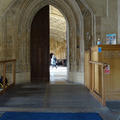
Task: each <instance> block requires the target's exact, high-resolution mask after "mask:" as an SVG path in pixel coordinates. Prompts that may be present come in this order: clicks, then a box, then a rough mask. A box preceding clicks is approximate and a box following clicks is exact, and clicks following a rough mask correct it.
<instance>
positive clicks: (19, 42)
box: [3, 0, 84, 84]
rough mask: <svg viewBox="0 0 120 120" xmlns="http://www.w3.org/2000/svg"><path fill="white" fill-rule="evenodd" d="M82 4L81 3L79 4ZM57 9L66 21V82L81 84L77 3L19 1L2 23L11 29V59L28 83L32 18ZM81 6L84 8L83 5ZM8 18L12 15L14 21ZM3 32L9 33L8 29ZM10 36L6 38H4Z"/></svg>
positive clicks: (81, 21)
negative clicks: (45, 11)
mask: <svg viewBox="0 0 120 120" xmlns="http://www.w3.org/2000/svg"><path fill="white" fill-rule="evenodd" d="M81 1H83V0H81ZM46 5H52V6H54V7H56V8H57V9H58V10H60V11H61V13H62V14H63V15H64V17H65V18H66V20H67V31H68V32H67V39H68V40H67V41H68V46H69V49H68V55H69V58H68V59H69V70H68V72H69V80H70V81H73V82H79V83H82V84H83V83H84V19H83V14H82V12H81V8H80V5H79V4H78V2H76V1H73V0H59V1H58V0H21V1H19V2H18V1H17V0H16V1H15V3H14V4H13V6H12V7H11V8H10V9H9V10H8V12H7V13H6V16H5V17H4V19H3V21H5V20H6V19H7V20H9V19H10V20H11V23H9V24H10V25H11V27H12V29H13V31H12V32H11V33H9V34H10V36H11V37H12V38H13V39H12V41H13V46H14V50H15V52H14V53H13V57H15V58H16V59H17V71H18V72H19V73H23V76H24V74H26V73H28V76H27V77H26V78H24V79H28V80H29V79H30V75H29V73H30V30H31V23H32V20H33V18H34V16H35V14H36V13H37V12H38V11H39V10H40V9H41V8H43V7H44V6H46ZM83 5H84V4H83ZM10 15H14V17H13V18H11V17H10ZM5 22H6V29H7V30H9V29H10V27H9V26H10V25H7V23H8V21H5ZM6 36H9V35H6Z"/></svg>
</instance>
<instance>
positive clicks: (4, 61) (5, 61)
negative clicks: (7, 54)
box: [0, 59, 16, 63]
mask: <svg viewBox="0 0 120 120" xmlns="http://www.w3.org/2000/svg"><path fill="white" fill-rule="evenodd" d="M9 62H16V59H11V60H2V61H0V63H9Z"/></svg>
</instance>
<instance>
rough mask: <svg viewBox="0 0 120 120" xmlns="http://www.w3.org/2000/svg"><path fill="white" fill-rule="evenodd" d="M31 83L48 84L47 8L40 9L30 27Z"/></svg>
mask: <svg viewBox="0 0 120 120" xmlns="http://www.w3.org/2000/svg"><path fill="white" fill-rule="evenodd" d="M30 52H31V82H32V83H40V82H49V6H46V7H44V8H42V9H41V10H40V11H39V12H38V13H37V14H36V16H35V17H34V19H33V22H32V26H31V46H30Z"/></svg>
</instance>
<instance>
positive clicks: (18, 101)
mask: <svg viewBox="0 0 120 120" xmlns="http://www.w3.org/2000/svg"><path fill="white" fill-rule="evenodd" d="M0 111H3V112H5V111H22V112H23V111H26V112H72V113H74V112H97V113H100V115H101V116H102V117H103V118H104V120H114V119H113V116H112V114H111V112H110V111H109V109H108V108H107V107H103V106H101V104H100V103H99V102H98V101H96V99H94V98H93V97H92V95H91V94H90V93H89V91H88V90H87V89H86V88H85V87H84V86H82V85H75V84H74V85H71V84H67V85H32V84H26V85H18V86H15V87H14V88H11V89H9V90H8V92H7V93H5V94H4V95H1V96H0ZM3 112H1V113H3ZM114 118H115V115H114Z"/></svg>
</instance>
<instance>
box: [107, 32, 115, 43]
mask: <svg viewBox="0 0 120 120" xmlns="http://www.w3.org/2000/svg"><path fill="white" fill-rule="evenodd" d="M106 44H112V45H115V44H116V34H107V35H106Z"/></svg>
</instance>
